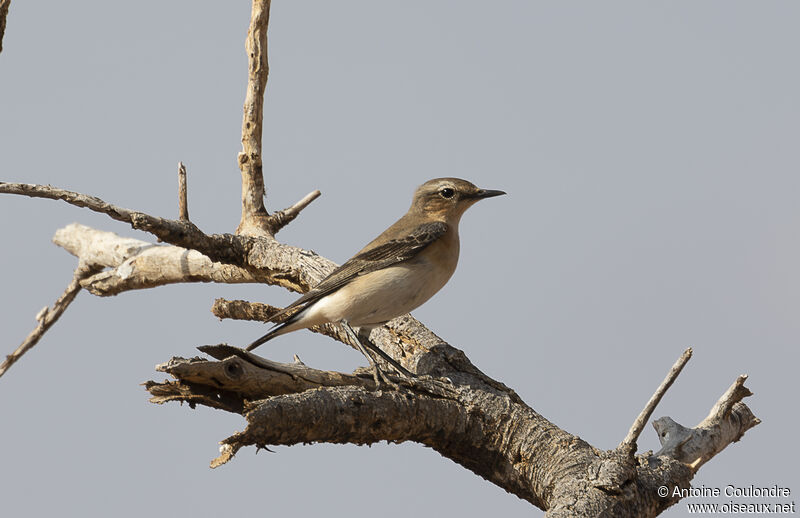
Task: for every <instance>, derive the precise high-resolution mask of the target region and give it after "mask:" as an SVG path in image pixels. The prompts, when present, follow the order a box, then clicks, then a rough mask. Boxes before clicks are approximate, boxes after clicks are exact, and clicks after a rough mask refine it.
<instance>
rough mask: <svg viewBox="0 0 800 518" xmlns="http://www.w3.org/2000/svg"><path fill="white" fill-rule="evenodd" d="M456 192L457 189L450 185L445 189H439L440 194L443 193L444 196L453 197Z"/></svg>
mask: <svg viewBox="0 0 800 518" xmlns="http://www.w3.org/2000/svg"><path fill="white" fill-rule="evenodd" d="M455 193H456V191H454V190H453V189H451V188H450V187H445V188H444V189H442V190H441V191H439V194H441V195H442V198H452V197H453V195H455Z"/></svg>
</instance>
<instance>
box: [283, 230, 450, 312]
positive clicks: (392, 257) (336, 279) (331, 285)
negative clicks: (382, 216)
mask: <svg viewBox="0 0 800 518" xmlns="http://www.w3.org/2000/svg"><path fill="white" fill-rule="evenodd" d="M447 228H448V227H447V224H446V223H443V222H438V221H437V222H433V223H424V224H422V225H419V226H418V227H416V228H415V229H414V230H413V231H412V232H411V233H410V234H408V235H407V236H406V237H403V238H400V239H393V240H391V241H388V242H386V243H384V244H382V245H379V246H376V247H375V248H372V249H369V250H365V251H363V252H361V253H359V254H358V255H356V256H354V257H353V258H351V259H349V260H348V261H347V262H346V263H344V264H343V265H341V266H340V267H338V268H337V269H335V270H334V271H333V272H331V274H330V275H328V276H327V277H325V278H324V279H322V281H320V283H319V284H317V285H316V286H314V288H312V289H311V291H309V292H308V293H306V294H304V295H303V296H302V297H300V298H299V299H297V300H295V301H294V302H292V303H291V304H289V305H288V306H286V307H285V308H284V309H282V310H281V311H279V312H278V313H276V314H274V315H272V317H270V319H269V320H270V321H273V320H275V319H276V318H278V317H279V316H281V315H283V314H284V313H287V312H290V311H291V310H292V309H295V308H299V307H301V306H307V305H309V304H313V303H314V302H316V301H318V300H319V299H321V298H322V297H325V296H326V295H330V294H331V293H333V292H334V291H336V290H338V289H339V288H341V287H342V286H344V285H345V284H347V283H349V282H350V281H352V280H353V279H355V278H356V277H358V276H359V275H364V274H367V273H370V272H374V271H377V270H381V269H383V268H387V267H389V266H392V265H393V264H397V263H400V262H402V261H405V260H408V259H411V258H413V257H415V256H416V255H417V254H418V253H420V252H421V251H422V250H423V249H424V248H425V247H426V246H428V245H430V244H431V243H433V242H434V241H436V240H437V239H439V238H440V237H442V235H444V233H445V232H447Z"/></svg>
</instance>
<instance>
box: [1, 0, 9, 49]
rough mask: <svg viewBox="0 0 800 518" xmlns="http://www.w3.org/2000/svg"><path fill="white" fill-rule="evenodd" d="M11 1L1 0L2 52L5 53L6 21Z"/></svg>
mask: <svg viewBox="0 0 800 518" xmlns="http://www.w3.org/2000/svg"><path fill="white" fill-rule="evenodd" d="M10 6H11V0H0V52H3V35H4V34H5V32H6V19H7V18H8V8H9V7H10Z"/></svg>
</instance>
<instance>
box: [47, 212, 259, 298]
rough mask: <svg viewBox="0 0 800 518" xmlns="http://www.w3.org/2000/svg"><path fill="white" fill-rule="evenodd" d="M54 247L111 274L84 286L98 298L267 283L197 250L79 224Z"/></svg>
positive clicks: (67, 229) (68, 228) (255, 273)
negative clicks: (172, 287) (199, 285)
mask: <svg viewBox="0 0 800 518" xmlns="http://www.w3.org/2000/svg"><path fill="white" fill-rule="evenodd" d="M53 242H54V243H55V244H56V245H58V246H60V247H62V248H64V249H65V250H67V251H68V252H69V253H71V254H72V255H74V256H76V257H77V258H78V259H79V260H80V261H81V262H84V263H87V264H96V265H100V266H104V267H108V268H110V270H106V271H102V272H99V273H96V274H95V275H92V276H90V277H87V278H85V279H83V280H81V286H82V287H83V288H85V289H86V290H88V291H89V292H91V293H92V294H93V295H98V296H109V295H117V294H119V293H122V292H124V291H129V290H139V289H146V288H154V287H156V286H163V285H166V284H174V283H184V282H220V283H226V284H238V283H246V282H262V283H266V282H269V279H268V275H267V273H266V272H264V271H261V270H256V269H253V268H249V269H248V268H241V267H238V266H233V265H229V264H223V263H217V262H213V261H212V260H211V259H209V258H208V257H206V256H205V255H203V254H201V253H200V252H197V251H196V250H187V249H185V248H182V247H177V246H169V245H155V244H152V243H147V242H146V241H140V240H138V239H133V238H124V237H120V236H118V235H117V234H114V233H113V232H106V231H103V230H95V229H93V228H90V227H87V226H84V225H79V224H77V223H72V224H70V225H67V226H66V227H64V228H61V229H59V230H57V231H56V233H55V235H54V236H53Z"/></svg>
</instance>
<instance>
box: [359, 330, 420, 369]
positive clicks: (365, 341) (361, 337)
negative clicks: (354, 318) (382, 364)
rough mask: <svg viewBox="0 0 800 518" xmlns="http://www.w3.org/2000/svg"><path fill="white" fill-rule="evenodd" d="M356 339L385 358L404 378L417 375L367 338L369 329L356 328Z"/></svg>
mask: <svg viewBox="0 0 800 518" xmlns="http://www.w3.org/2000/svg"><path fill="white" fill-rule="evenodd" d="M358 340H359V342H361V343H362V344H364V346H365V347H368V348H369V349H370V350H371V351H372V352H374V353H376V354H377V355H378V356H380V357H381V358H383V359H384V360H386V361H387V362H388V363H389V365H391V366H392V367H394V368H395V370H397V372H399V373H400V374H402V375H403V376H404V377H406V378H416V377H417V375H416V374H414V373H413V372H411V371H409V370H407V369H405V368H404V367H403V366H402V365H400V363H399V362H398V361H397V360H395V359H394V358H392V357H391V356H389V355H388V354H386V353H385V352H384V351H383V349H381V348H380V347H378V346H377V345H375V344H374V343H372V340H370V339H369V330H368V329H365V328H363V327H360V328H358Z"/></svg>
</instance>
